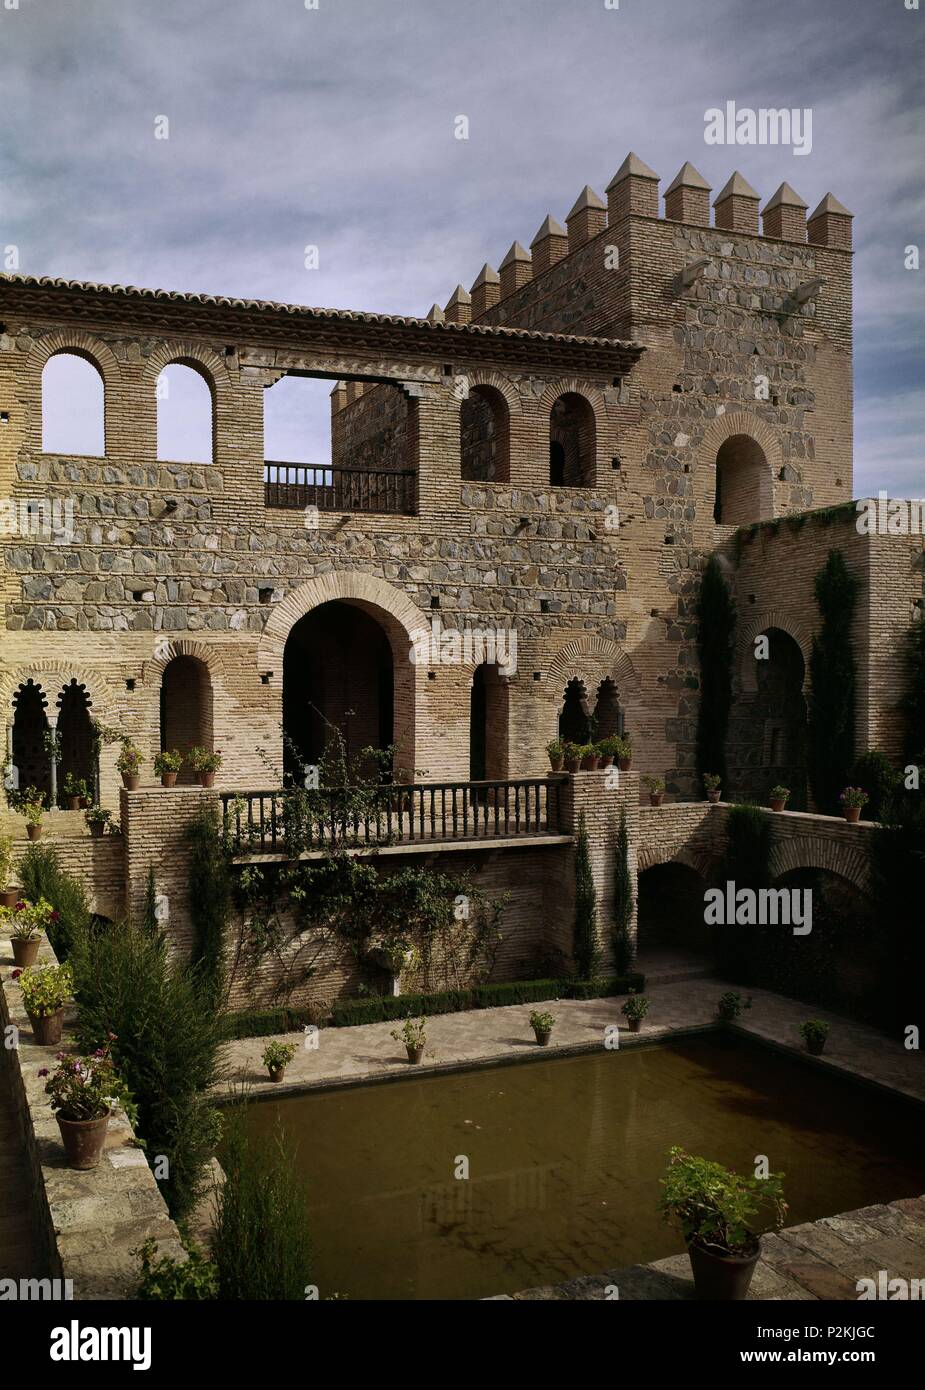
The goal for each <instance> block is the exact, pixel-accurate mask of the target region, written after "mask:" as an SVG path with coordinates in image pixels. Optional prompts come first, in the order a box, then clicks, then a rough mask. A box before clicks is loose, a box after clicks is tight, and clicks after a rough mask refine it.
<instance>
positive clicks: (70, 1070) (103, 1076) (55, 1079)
mask: <svg viewBox="0 0 925 1390" xmlns="http://www.w3.org/2000/svg"><path fill="white" fill-rule="evenodd" d="M114 1036H115V1035H114V1034H112V1033H110V1035H109V1041H108V1042H107V1043H106V1046H105V1047H99V1048H97V1050H96V1051H95V1052H94V1053H93V1054H92V1056H90V1057H75V1056H72V1055H71V1054H70V1053H67V1052H59V1053H58V1065H57V1066H56V1067H55V1069H54V1071H53V1072H49V1069H48V1067H42V1068H41V1069H40V1071H39V1076H47V1077H48V1080H47V1081H46V1083H45V1092H46V1094H47V1095H49V1096H51V1108H52V1110H54V1111H55V1112H56V1113H57V1114H59V1115H60V1116H61V1119H62V1120H101V1119H103V1118H104V1116H106V1115H108V1114H109V1113H110V1111H111V1110H112V1109H113V1107H114V1106H115V1105H121V1107H122V1109H123V1110H124V1111H125V1113H126V1115H127V1116H128V1118H129V1120H131V1121H132V1122H134V1120H135V1115H136V1108H135V1105H134V1103H133V1101H132V1097H131V1094H130V1092H129V1091H128V1088H127V1087H126V1085H125V1083H124V1081H121V1080H120V1078H119V1077H118V1075H117V1074H116V1069H115V1065H114V1063H113V1060H112V1057H111V1055H110V1049H111V1048H112V1043H113V1039H114Z"/></svg>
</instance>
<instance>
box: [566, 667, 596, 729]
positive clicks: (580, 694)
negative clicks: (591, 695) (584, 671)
mask: <svg viewBox="0 0 925 1390" xmlns="http://www.w3.org/2000/svg"><path fill="white" fill-rule="evenodd" d="M591 728H592V721H591V712H590V710H589V708H588V692H587V690H586V688H585V683H584V681H581V680H579V679H578V678H577V676H576V677H575V678H574V679H573V680H570V681H569V683H568V685H567V686H566V687H565V697H564V699H563V701H562V709H561V710H560V711H559V737H560V738H564V739H566V740H567V741H568V742H569V743H589V742H590V741H591Z"/></svg>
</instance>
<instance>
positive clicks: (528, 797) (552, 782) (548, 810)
mask: <svg viewBox="0 0 925 1390" xmlns="http://www.w3.org/2000/svg"><path fill="white" fill-rule="evenodd" d="M564 780H565V779H564V778H562V777H532V778H518V779H516V780H512V781H483V782H416V783H401V784H395V785H392V786H380V787H370V786H363V787H356V788H347V789H344V788H340V787H339V788H337V789H335V790H331V791H308V792H303V791H301V790H292V791H287V790H281V791H254V792H223V793H222V796H221V802H222V826H223V830H224V836H225V842H226V844H227V845H228V846H229V848H230V849H231V850H232V852H233V853H234V854H236V855H274V856H279V857H282V858H294V857H296V856H297V855H301V854H323V853H325V852H326V851H330V850H332V849H335V848H337V849H346V848H350V849H360V850H362V849H367V848H368V849H380V848H385V847H388V846H397V845H398V846H409V847H410V846H420V845H422V844H426V845H432V844H435V843H450V842H467V843H468V842H473V843H475V842H477V843H479V844H483V843H486V842H488V843H490V842H498V841H502V840H510V839H516V838H520V837H527V836H529V837H537V836H561V834H562V833H563V832H562V829H561V826H562V817H561V805H560V792H561V787H562V784H563V782H564Z"/></svg>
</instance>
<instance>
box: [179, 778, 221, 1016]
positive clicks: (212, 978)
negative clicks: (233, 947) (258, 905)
mask: <svg viewBox="0 0 925 1390" xmlns="http://www.w3.org/2000/svg"><path fill="white" fill-rule="evenodd" d="M187 838H188V840H189V843H190V845H191V854H190V865H189V883H190V916H191V917H192V920H193V949H192V953H191V959H192V962H193V964H194V965H196V966H198V967H199V976H198V978H199V981H200V984H201V986H202V988H203V990H205V991H206V995H207V996H208V997H209V998H210V999H211V1001H212V1002H213V1005H214V1006H216V1007H217V1006H218V1003H219V1001H220V1000H221V997H222V994H223V992H224V987H225V957H224V949H225V927H226V924H227V922H228V916H229V912H230V910H231V875H230V871H229V866H228V859H227V856H226V854H225V849H224V846H223V844H222V838H221V826H220V822H219V815H218V811H217V809H216V808H215V807H214V806H209V807H204V808H203V810H202V811H201V812H200V814H199V815H198V816H197V817H196V819H195V820H194V821H192V822H191V823H190V826H189V829H188V831H187Z"/></svg>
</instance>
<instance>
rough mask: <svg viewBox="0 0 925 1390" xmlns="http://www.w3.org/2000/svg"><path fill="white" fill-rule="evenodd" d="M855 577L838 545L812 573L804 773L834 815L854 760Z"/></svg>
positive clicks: (826, 809) (820, 805) (857, 584)
mask: <svg viewBox="0 0 925 1390" xmlns="http://www.w3.org/2000/svg"><path fill="white" fill-rule="evenodd" d="M859 588H860V580H859V579H858V578H857V576H856V575H854V574H852V573H851V571H850V570H849V569H848V567H847V565H846V564H845V557H844V555H843V554H842V552H841V551H840V550H830V551H829V557H828V559H827V561H826V563H825V565H824V566H823V568H822V569H821V570H820V571H819V573H818V574H817V575H816V580H815V591H816V603H817V606H818V608H819V613H820V615H821V618H822V623H821V626H820V629H819V633H818V635H817V636H815V637H814V638H813V646H812V653H811V655H810V662H809V669H810V700H809V776H810V783H811V786H812V789H813V796H814V798H815V801H816V805H817V807H818V808H819V810H820V811H822V812H823V813H824V814H826V815H837V814H838V810H839V806H838V793H839V792H840V790H841V788H842V787H844V786H845V785H846V783H847V782H848V781H849V780H850V778H849V774H850V771H851V765H852V763H853V762H854V705H855V682H856V665H855V659H854V642H853V640H852V636H851V625H852V622H853V620H854V610H855V607H856V606H857V596H858V590H859Z"/></svg>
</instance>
